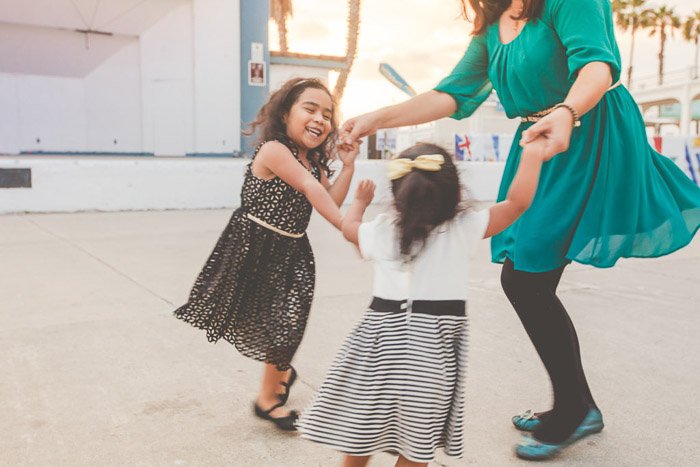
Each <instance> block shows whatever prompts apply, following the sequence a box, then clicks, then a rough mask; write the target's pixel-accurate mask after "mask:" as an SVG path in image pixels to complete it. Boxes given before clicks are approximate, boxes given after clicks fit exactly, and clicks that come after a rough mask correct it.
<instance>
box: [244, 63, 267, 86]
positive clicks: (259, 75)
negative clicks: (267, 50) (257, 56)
mask: <svg viewBox="0 0 700 467" xmlns="http://www.w3.org/2000/svg"><path fill="white" fill-rule="evenodd" d="M265 84H266V76H265V62H254V61H253V60H250V61H249V62H248V85H249V86H265Z"/></svg>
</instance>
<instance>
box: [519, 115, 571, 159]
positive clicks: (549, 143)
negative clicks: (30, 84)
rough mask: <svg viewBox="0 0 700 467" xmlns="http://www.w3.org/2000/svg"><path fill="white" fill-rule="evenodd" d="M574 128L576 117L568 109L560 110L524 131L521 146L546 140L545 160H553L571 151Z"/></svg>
mask: <svg viewBox="0 0 700 467" xmlns="http://www.w3.org/2000/svg"><path fill="white" fill-rule="evenodd" d="M573 127H574V117H573V115H571V112H569V111H568V110H567V109H566V108H563V107H562V108H558V109H556V110H554V111H553V112H552V113H550V114H549V115H547V116H546V117H543V118H542V119H541V120H540V121H539V122H537V123H535V124H534V125H532V126H531V127H530V128H528V129H527V130H525V131H523V134H522V138H521V139H520V145H521V146H523V147H525V145H526V144H528V143H531V142H533V141H535V140H536V139H537V138H540V137H542V138H545V140H546V142H545V145H544V152H545V157H546V159H545V160H548V159H551V158H552V157H554V156H556V155H557V154H559V153H561V152H564V151H566V150H567V149H569V142H570V141H571V131H572V130H573Z"/></svg>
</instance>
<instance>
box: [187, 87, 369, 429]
mask: <svg viewBox="0 0 700 467" xmlns="http://www.w3.org/2000/svg"><path fill="white" fill-rule="evenodd" d="M252 129H253V131H257V134H258V138H259V141H258V146H257V148H256V150H255V154H254V155H253V160H252V162H251V163H250V164H249V165H248V168H247V171H246V174H245V180H244V182H243V188H242V191H241V207H240V208H239V209H237V210H236V211H235V212H234V213H233V215H232V216H231V220H230V221H229V223H228V225H227V226H226V228H225V229H224V231H223V233H222V235H221V237H220V238H219V241H218V242H217V244H216V246H215V247H214V251H213V252H212V254H211V256H210V257H209V259H208V261H207V263H206V264H205V266H204V269H203V270H202V272H201V273H200V274H199V277H198V278H197V280H196V282H195V284H194V287H193V288H192V292H191V293H190V297H189V300H188V302H187V303H186V304H185V305H183V306H182V307H180V308H179V309H177V310H176V311H175V316H177V317H178V318H180V319H182V320H183V321H186V322H188V323H190V324H192V325H194V326H196V327H198V328H201V329H204V330H206V331H207V338H208V339H209V341H212V342H216V341H218V340H219V339H221V338H223V339H226V340H227V341H228V342H230V343H232V344H233V345H235V346H236V348H237V349H238V351H239V352H241V353H242V354H243V355H245V356H247V357H250V358H253V359H255V360H259V361H261V362H265V370H264V375H263V384H262V387H261V390H260V393H259V394H258V397H257V400H256V403H255V413H256V415H258V416H259V417H261V418H264V419H266V420H270V421H272V422H273V423H275V425H277V426H278V427H279V428H281V429H285V430H293V429H294V422H295V420H296V412H294V411H291V412H288V411H285V410H284V409H283V408H282V406H283V405H284V404H285V403H286V401H287V398H288V396H289V387H290V386H291V384H292V383H293V382H294V379H296V372H295V371H294V368H292V367H291V360H292V358H293V357H294V353H295V352H296V350H297V347H298V346H299V343H300V342H301V338H302V336H303V334H304V329H305V327H306V321H307V318H308V315H309V309H310V307H311V300H312V298H313V294H314V281H315V267H314V257H313V253H312V251H311V246H310V244H309V239H308V238H307V236H306V233H305V231H306V227H307V226H308V224H309V218H310V216H311V211H312V207H313V208H316V210H317V211H318V212H319V213H320V214H321V215H322V216H323V217H325V218H326V219H327V220H328V221H329V222H330V223H332V224H333V225H334V226H335V227H336V228H339V227H340V221H341V215H340V211H339V209H338V206H340V205H341V204H342V202H343V200H344V199H345V196H346V195H347V192H348V188H349V185H350V181H351V179H352V175H353V171H354V162H355V157H356V156H357V146H356V145H355V146H352V147H347V146H344V147H343V148H342V150H340V148H339V149H338V150H337V153H338V156H339V159H340V160H341V161H342V162H343V169H342V171H341V172H340V174H339V175H338V178H337V179H336V181H335V183H333V184H332V185H331V184H330V182H329V181H328V177H329V176H330V175H331V170H330V169H329V166H328V162H329V154H330V153H331V152H333V151H335V147H334V144H333V142H334V140H335V133H336V122H335V118H334V104H333V100H332V98H331V94H330V92H329V91H328V89H327V88H326V87H325V86H324V85H323V83H321V82H320V81H318V80H316V79H298V78H297V79H293V80H291V81H288V82H287V83H286V84H285V85H284V86H282V88H281V89H280V90H279V91H277V92H275V93H274V94H272V96H271V97H270V100H269V101H268V102H267V104H265V105H264V106H263V107H262V109H261V110H260V112H259V113H258V117H257V119H256V121H255V122H254V123H253V124H252ZM280 386H281V387H280ZM280 390H282V393H280Z"/></svg>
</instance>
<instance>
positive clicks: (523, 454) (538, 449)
mask: <svg viewBox="0 0 700 467" xmlns="http://www.w3.org/2000/svg"><path fill="white" fill-rule="evenodd" d="M604 426H605V425H604V424H603V415H602V414H601V413H600V411H599V410H597V409H591V410H589V411H588V413H587V414H586V416H585V417H584V419H583V421H582V422H581V424H580V425H579V426H578V428H576V430H574V432H573V433H572V434H571V436H569V437H568V438H567V439H566V440H565V441H564V442H562V443H560V444H550V443H544V442H542V441H538V440H537V439H535V438H534V437H532V436H531V435H525V436H523V440H522V441H521V442H520V444H518V445H517V446H516V447H515V454H516V455H517V456H518V457H519V458H521V459H528V460H544V459H550V458H552V457H554V456H556V455H557V454H559V453H560V452H561V451H563V450H564V449H565V448H567V447H569V446H571V445H572V444H574V443H575V442H576V441H578V440H580V439H582V438H585V437H586V436H588V435H592V434H594V433H600V431H601V430H602V429H603V427H604Z"/></svg>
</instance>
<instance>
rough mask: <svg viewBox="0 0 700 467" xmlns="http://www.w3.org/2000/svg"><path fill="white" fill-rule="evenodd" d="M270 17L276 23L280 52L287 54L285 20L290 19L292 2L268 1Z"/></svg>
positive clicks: (285, 0) (288, 0)
mask: <svg viewBox="0 0 700 467" xmlns="http://www.w3.org/2000/svg"><path fill="white" fill-rule="evenodd" d="M270 16H271V17H272V19H273V20H274V21H275V23H277V32H278V33H279V38H280V51H282V52H287V51H288V50H289V48H288V47H287V20H288V19H289V18H291V17H292V0H270Z"/></svg>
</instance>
